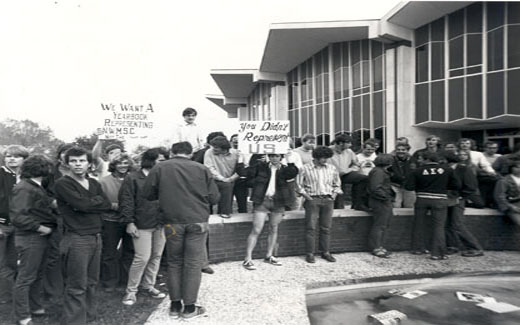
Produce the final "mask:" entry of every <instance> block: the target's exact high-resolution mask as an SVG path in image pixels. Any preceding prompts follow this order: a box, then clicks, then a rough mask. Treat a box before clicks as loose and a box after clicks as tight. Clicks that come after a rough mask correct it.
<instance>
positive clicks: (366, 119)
mask: <svg viewBox="0 0 520 325" xmlns="http://www.w3.org/2000/svg"><path fill="white" fill-rule="evenodd" d="M363 129H370V95H364V96H363Z"/></svg>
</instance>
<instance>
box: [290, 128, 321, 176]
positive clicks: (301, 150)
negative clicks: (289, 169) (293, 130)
mask: <svg viewBox="0 0 520 325" xmlns="http://www.w3.org/2000/svg"><path fill="white" fill-rule="evenodd" d="M314 147H316V137H315V136H314V135H313V134H310V133H307V134H304V135H303V137H302V145H301V146H300V147H298V148H296V149H294V150H293V151H294V152H296V153H297V154H298V155H300V158H301V160H302V164H303V165H305V164H308V163H311V162H312V150H313V149H314ZM297 167H298V168H300V166H297Z"/></svg>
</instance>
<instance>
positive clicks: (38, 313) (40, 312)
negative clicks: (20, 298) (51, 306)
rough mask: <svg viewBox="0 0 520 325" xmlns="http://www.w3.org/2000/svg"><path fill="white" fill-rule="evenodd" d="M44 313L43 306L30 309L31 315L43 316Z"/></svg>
mask: <svg viewBox="0 0 520 325" xmlns="http://www.w3.org/2000/svg"><path fill="white" fill-rule="evenodd" d="M46 314H47V313H46V312H45V309H43V308H40V309H36V310H33V311H31V315H33V316H45V315H46Z"/></svg>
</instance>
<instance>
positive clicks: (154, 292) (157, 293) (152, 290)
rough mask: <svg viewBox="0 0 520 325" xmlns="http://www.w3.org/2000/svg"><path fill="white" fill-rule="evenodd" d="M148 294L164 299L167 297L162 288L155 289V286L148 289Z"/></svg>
mask: <svg viewBox="0 0 520 325" xmlns="http://www.w3.org/2000/svg"><path fill="white" fill-rule="evenodd" d="M146 292H147V293H148V295H149V296H150V297H152V298H155V299H163V298H165V297H166V294H165V293H164V292H161V291H160V290H157V289H155V288H154V287H151V288H150V289H148V290H146Z"/></svg>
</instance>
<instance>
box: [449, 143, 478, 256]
mask: <svg viewBox="0 0 520 325" xmlns="http://www.w3.org/2000/svg"><path fill="white" fill-rule="evenodd" d="M445 158H446V160H447V161H448V165H449V166H450V167H451V168H452V169H453V171H454V176H455V177H456V178H457V180H458V182H459V184H460V186H461V187H460V190H450V191H448V218H447V219H446V243H447V252H448V254H454V253H456V252H458V251H459V250H460V251H461V255H462V256H465V257H475V256H482V255H484V252H483V251H482V246H481V245H480V243H479V242H478V240H477V239H476V238H475V237H474V236H473V234H471V232H470V231H469V230H468V229H467V228H466V226H465V225H464V220H463V218H464V209H465V206H466V199H467V198H469V197H472V196H473V195H474V194H475V193H477V191H478V182H477V178H476V176H475V174H474V173H473V172H472V171H471V170H470V169H469V168H468V167H467V166H465V165H461V164H459V163H458V162H459V157H458V156H457V155H456V154H455V153H453V152H448V153H446V155H445Z"/></svg>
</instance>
